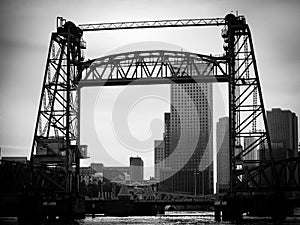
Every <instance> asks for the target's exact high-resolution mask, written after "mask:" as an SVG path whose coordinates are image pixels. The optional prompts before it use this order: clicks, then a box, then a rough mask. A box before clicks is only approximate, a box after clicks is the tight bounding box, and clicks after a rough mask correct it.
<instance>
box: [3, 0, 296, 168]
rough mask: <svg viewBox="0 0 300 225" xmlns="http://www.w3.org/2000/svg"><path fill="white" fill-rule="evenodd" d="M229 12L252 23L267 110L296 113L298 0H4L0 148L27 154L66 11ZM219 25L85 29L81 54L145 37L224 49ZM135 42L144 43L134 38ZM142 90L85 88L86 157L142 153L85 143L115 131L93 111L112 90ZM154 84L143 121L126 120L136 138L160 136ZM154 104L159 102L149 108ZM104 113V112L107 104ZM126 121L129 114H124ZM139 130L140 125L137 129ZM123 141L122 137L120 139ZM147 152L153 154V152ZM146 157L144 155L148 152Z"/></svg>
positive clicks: (163, 106)
mask: <svg viewBox="0 0 300 225" xmlns="http://www.w3.org/2000/svg"><path fill="white" fill-rule="evenodd" d="M230 11H233V12H236V11H238V13H239V14H240V15H245V17H246V20H247V22H248V24H249V25H250V29H251V31H252V36H253V40H254V47H255V54H256V58H257V64H258V69H259V76H260V80H261V85H262V89H263V96H264V102H265V106H266V109H270V108H273V107H281V108H283V109H290V110H291V111H293V112H295V113H296V114H297V115H300V103H299V97H300V88H299V87H300V73H299V69H300V68H299V67H300V44H299V41H300V26H299V22H300V13H299V12H300V1H298V0H282V1H279V0H252V1H247V0H209V1H204V0H184V1H183V0H182V1H176V0H172V1H171V0H166V1H164V0H147V1H146V0H112V1H104V0H97V1H88V0H87V1H76V0H73V1H58V0H53V1H41V0H19V1H17V0H2V1H1V2H0V15H1V20H0V27H1V32H0V49H1V51H0V146H1V147H2V155H17V156H22V155H27V156H28V155H29V153H30V148H31V143H32V138H33V131H34V126H35V121H36V115H37V109H38V103H39V97H40V92H41V87H42V79H43V75H44V70H45V62H46V57H47V50H48V45H49V40H50V34H51V32H53V31H55V29H56V27H55V26H56V17H57V16H63V17H65V18H66V19H67V20H71V21H73V22H75V23H76V24H84V23H98V22H99V23H100V22H118V21H137V20H158V19H183V18H214V17H224V16H225V15H226V14H227V13H229V12H230ZM220 29H221V28H220ZM220 29H219V28H180V29H178V28H174V29H172V28H168V29H155V30H154V29H152V30H151V31H150V32H149V30H147V31H146V30H129V31H107V32H96V33H87V34H84V38H85V40H86V41H87V42H88V49H87V52H86V56H87V58H95V57H101V56H103V55H106V54H108V53H110V52H118V51H122V50H128V49H130V48H129V47H128V46H130V47H131V48H132V49H136V48H137V47H139V46H141V45H143V46H145V45H146V46H147V45H148V46H149V43H155V44H153V46H155V47H157V48H168V47H170V48H172V49H177V48H178V49H177V50H180V49H185V50H188V51H192V52H198V53H203V54H215V53H222V42H221V38H220ZM137 42H143V43H142V44H141V43H139V44H134V43H137ZM141 90H142V89H132V88H123V89H117V90H116V91H113V89H108V90H106V91H103V92H101V91H100V92H99V89H94V90H92V89H91V90H84V91H83V99H86V100H85V101H84V103H82V105H83V115H84V113H91V112H93V114H92V115H93V118H90V119H86V120H84V121H83V122H84V124H83V125H82V126H83V129H85V130H83V131H82V132H85V134H89V135H86V136H88V137H83V138H85V139H84V140H83V142H85V144H88V145H89V146H91V148H90V150H91V156H92V157H93V158H92V159H91V161H93V160H94V161H97V162H102V161H105V160H107V161H106V163H105V164H106V165H109V164H115V165H116V164H118V163H119V162H120V161H121V163H123V165H124V164H128V162H129V159H128V157H129V156H133V155H142V153H140V152H135V151H129V152H127V153H126V154H125V153H124V154H123V155H122V154H119V151H117V147H114V148H113V149H114V151H111V150H109V151H106V153H107V154H106V156H105V155H103V154H102V155H101V154H100V153H99V151H98V150H95V148H98V147H97V145H96V144H95V145H94V146H93V143H88V142H93V140H95V139H97V140H98V141H99V138H100V139H101V138H103V135H104V134H103V133H101V129H102V131H103V129H108V130H111V131H112V132H114V131H113V130H114V129H112V127H113V126H112V125H110V126H109V124H106V125H105V126H106V127H103V126H102V127H100V126H98V125H97V123H98V122H99V123H101V121H98V119H99V117H97V115H99V114H97V113H100V112H99V109H101V106H103V105H105V103H108V102H115V99H114V98H113V96H112V95H113V94H112V93H114V95H115V96H117V95H118V93H123V94H124V93H125V94H126V93H127V94H129V95H130V93H131V95H132V96H133V97H134V94H133V93H137V92H140V91H141ZM153 90H156V91H157V93H160V94H159V95H157V96H158V97H157V96H156V97H151V98H146V99H145V100H144V101H140V104H139V105H137V107H135V108H134V109H133V111H135V114H134V115H145V114H144V111H143V112H142V113H141V111H140V110H142V109H143V108H144V109H147V110H148V112H149V113H148V115H145V117H144V118H138V117H137V118H134V119H133V121H134V120H135V119H136V120H138V121H142V120H143V119H145V118H146V119H145V124H144V125H141V124H140V122H139V123H133V122H132V123H130V124H131V125H130V126H132V127H131V128H132V132H133V135H134V136H137V139H138V140H152V139H156V138H162V134H160V131H161V130H162V127H163V123H162V118H163V117H162V116H163V114H162V113H163V112H164V111H166V110H168V104H169V103H168V101H169V100H168V94H169V92H168V91H166V90H167V88H164V87H163V86H157V87H156V89H153ZM153 90H152V91H153ZM143 91H145V93H144V96H150V94H151V90H148V89H147V88H145V89H143ZM147 91H149V93H148V92H147ZM107 96H111V99H109V100H107ZM103 99H104V100H103ZM105 99H106V100H105ZM135 101H137V100H136V99H135V100H134V98H131V99H128V104H129V105H130V104H131V103H132V104H133V103H134V102H135ZM147 101H148V102H147ZM130 102H131V103H130ZM132 104H131V105H132ZM151 104H152V105H155V106H156V108H157V109H155V110H154V109H151V108H153V107H150V108H149V105H151ZM99 107H100V108H99ZM113 107H117V106H116V105H111V106H107V108H105V107H104V109H107V110H108V111H109V112H110V110H109V109H111V108H113ZM120 107H121V106H120ZM147 107H148V108H147ZM151 110H153V111H151ZM225 111H226V110H225ZM158 112H159V113H158ZM102 113H105V110H104V111H103V112H102ZM139 113H140V114H139ZM222 113H223V112H220V113H219V114H220V115H218V116H222ZM87 115H89V114H87ZM111 115H112V114H111ZM97 118H98V119H97ZM130 120H132V118H130V116H129V121H130ZM102 122H103V121H102ZM89 123H92V124H93V127H92V128H93V129H94V132H93V133H89V132H90V128H91V127H90V126H89ZM95 123H96V125H95ZM139 125H140V126H142V127H139ZM151 126H152V127H151ZM137 130H141V131H142V132H137V133H134V132H135V131H137ZM154 131H157V132H156V134H153V132H154ZM151 132H152V133H151ZM101 135H102V136H101ZM139 135H140V136H139ZM101 140H107V139H105V138H103V139H101ZM101 140H100V141H101ZM104 142H105V141H104ZM121 142H122V141H120V140H119V142H118V144H120V143H121ZM115 144H116V143H115ZM103 145H104V148H105V146H106V148H109V147H107V143H103V142H102V147H103ZM108 145H110V144H108ZM111 146H113V145H111ZM115 146H117V145H115ZM123 146H124V145H123ZM93 148H94V149H93ZM147 154H148V155H151V154H152V155H153V152H152V153H149V152H148V153H147ZM118 157H120V159H119V158H118ZM145 157H146V158H147V157H148V156H146V155H145ZM122 158H123V161H122ZM149 160H150V158H149ZM149 162H150V161H148V162H147V163H148V164H149ZM147 163H146V164H147Z"/></svg>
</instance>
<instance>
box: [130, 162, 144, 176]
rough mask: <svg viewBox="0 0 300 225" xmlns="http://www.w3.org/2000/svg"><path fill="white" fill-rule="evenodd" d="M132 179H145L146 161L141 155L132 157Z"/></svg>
mask: <svg viewBox="0 0 300 225" xmlns="http://www.w3.org/2000/svg"><path fill="white" fill-rule="evenodd" d="M130 180H131V181H143V180H144V162H143V160H142V158H141V157H130Z"/></svg>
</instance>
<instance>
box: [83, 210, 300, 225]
mask: <svg viewBox="0 0 300 225" xmlns="http://www.w3.org/2000/svg"><path fill="white" fill-rule="evenodd" d="M79 224H80V225H96V224H101V225H102V224H105V225H117V224H134V225H139V224H141V225H156V224H163V225H171V224H178V225H181V224H197V225H201V224H218V225H225V224H227V225H231V224H235V225H236V224H244V225H248V224H249V225H253V224H258V225H259V224H261V225H279V224H280V225H281V224H283V225H285V224H290V225H296V224H297V225H300V217H295V218H287V219H286V221H284V222H274V221H271V220H270V218H267V217H266V218H253V217H252V218H251V217H245V219H244V220H243V222H216V221H215V220H214V213H213V212H199V211H197V212H196V211H195V212H191V211H181V212H166V214H165V215H161V216H133V217H105V216H102V217H101V216H97V217H96V218H91V217H87V218H86V219H84V220H81V221H79Z"/></svg>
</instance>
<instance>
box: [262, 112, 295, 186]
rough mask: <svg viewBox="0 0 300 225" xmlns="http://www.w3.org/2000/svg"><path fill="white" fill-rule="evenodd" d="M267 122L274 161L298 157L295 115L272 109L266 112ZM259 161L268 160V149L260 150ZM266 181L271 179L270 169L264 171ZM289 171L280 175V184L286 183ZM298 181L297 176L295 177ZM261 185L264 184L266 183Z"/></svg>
mask: <svg viewBox="0 0 300 225" xmlns="http://www.w3.org/2000/svg"><path fill="white" fill-rule="evenodd" d="M267 122H268V128H269V134H270V139H271V145H272V155H273V159H274V160H275V161H278V160H283V159H288V158H292V157H296V156H298V118H297V116H296V114H295V113H293V112H291V111H290V110H282V109H280V108H273V109H272V110H270V111H267ZM259 159H260V160H265V159H267V160H268V159H270V153H269V149H267V148H265V149H261V150H260V152H259ZM265 173H266V175H267V177H268V179H269V180H270V179H271V176H272V172H271V170H270V169H268V170H267V171H265ZM289 173H290V172H289V170H288V169H287V170H286V171H285V173H283V172H282V173H281V175H280V180H281V182H283V183H285V182H287V180H288V178H289ZM296 177H297V178H296V179H299V176H296ZM261 179H262V181H261V182H262V183H263V184H265V183H267V181H264V179H263V178H261Z"/></svg>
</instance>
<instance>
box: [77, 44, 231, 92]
mask: <svg viewBox="0 0 300 225" xmlns="http://www.w3.org/2000/svg"><path fill="white" fill-rule="evenodd" d="M84 67H86V70H85V71H84V73H83V74H82V79H81V81H80V87H82V86H110V85H127V84H130V85H140V84H163V83H169V84H170V83H194V82H200V83H202V82H208V83H213V82H228V75H227V67H226V59H225V57H213V56H206V55H200V54H195V53H190V52H177V51H161V50H157V51H135V52H127V53H121V54H115V55H109V56H105V57H102V58H98V59H94V60H91V61H88V62H86V63H85V65H84Z"/></svg>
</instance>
